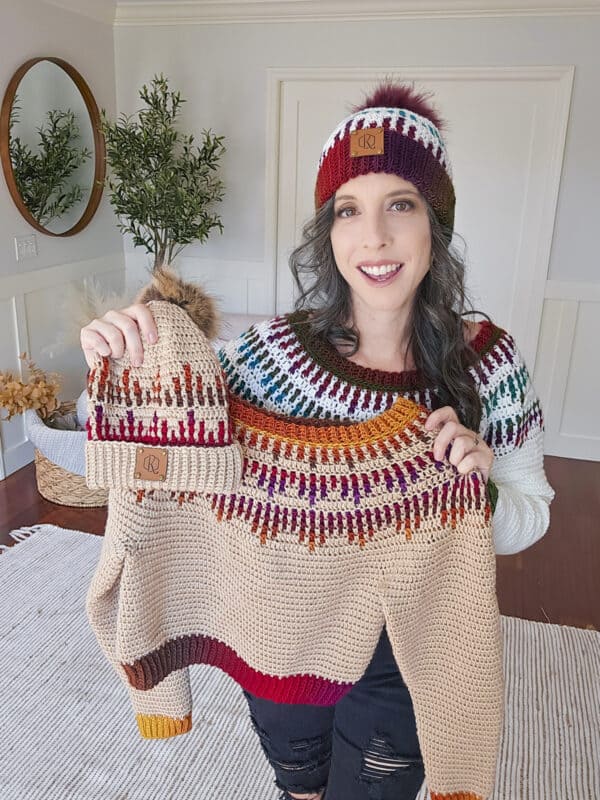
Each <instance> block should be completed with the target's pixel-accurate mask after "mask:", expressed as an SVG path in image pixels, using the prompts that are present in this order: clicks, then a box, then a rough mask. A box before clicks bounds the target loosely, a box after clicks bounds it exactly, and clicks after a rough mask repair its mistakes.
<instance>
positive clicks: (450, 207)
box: [315, 83, 455, 234]
mask: <svg viewBox="0 0 600 800" xmlns="http://www.w3.org/2000/svg"><path fill="white" fill-rule="evenodd" d="M443 127H444V122H443V121H442V119H441V118H440V117H439V115H438V114H437V112H436V111H435V110H434V109H433V108H432V107H431V105H430V104H429V103H428V101H427V99H426V96H424V95H421V94H417V93H415V92H414V91H413V90H412V89H411V88H409V87H407V86H402V85H396V84H392V83H384V84H382V85H381V86H379V87H378V88H377V89H376V90H375V91H374V92H373V94H371V95H370V96H369V97H367V98H366V100H365V103H364V104H363V105H361V106H358V107H356V108H355V109H354V111H353V113H352V114H350V116H348V117H346V118H345V119H343V120H342V121H341V122H340V123H339V125H338V126H337V127H336V128H335V130H334V131H333V132H332V134H331V135H330V137H329V138H328V139H327V142H326V143H325V146H324V148H323V151H322V153H321V158H320V159H319V169H318V173H317V183H316V187H315V208H316V209H319V208H320V207H321V206H322V205H323V204H324V203H326V202H327V200H329V198H330V197H332V196H333V195H334V194H335V192H336V191H337V190H338V189H339V187H340V186H341V185H342V184H344V183H346V181H349V180H350V179H351V178H356V177H357V176H358V175H366V174H367V173H369V172H387V173H390V174H393V175H398V176H399V177H401V178H404V180H407V181H409V182H410V183H412V184H413V185H414V186H416V187H417V189H418V190H419V191H420V192H421V194H422V195H423V197H425V199H426V200H427V201H428V202H429V204H430V205H431V207H432V208H433V210H434V212H435V214H436V216H437V218H438V219H439V221H440V222H441V223H442V225H443V226H444V227H446V228H447V229H449V233H450V234H451V232H452V229H453V227H454V206H455V195H454V186H453V185H452V172H451V167H450V162H449V160H448V155H447V152H446V145H445V143H444V140H443V139H442V135H441V130H442V129H443Z"/></svg>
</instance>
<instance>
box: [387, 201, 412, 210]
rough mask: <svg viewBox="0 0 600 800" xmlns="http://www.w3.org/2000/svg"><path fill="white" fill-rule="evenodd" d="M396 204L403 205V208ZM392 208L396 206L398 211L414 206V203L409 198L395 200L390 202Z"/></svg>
mask: <svg viewBox="0 0 600 800" xmlns="http://www.w3.org/2000/svg"><path fill="white" fill-rule="evenodd" d="M398 206H404V208H398ZM392 208H398V211H404V210H405V209H411V208H414V204H413V203H412V202H411V201H410V200H396V202H395V203H393V204H392Z"/></svg>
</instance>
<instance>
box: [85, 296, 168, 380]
mask: <svg viewBox="0 0 600 800" xmlns="http://www.w3.org/2000/svg"><path fill="white" fill-rule="evenodd" d="M142 337H143V339H144V341H146V342H148V343H153V342H156V340H157V339H158V331H157V330H156V323H155V322H154V317H153V316H152V312H151V311H150V309H149V308H148V306H147V305H146V304H145V303H134V304H133V305H131V306H127V308H123V309H121V310H120V311H116V310H113V311H107V312H106V314H104V316H102V317H100V319H93V320H92V321H91V322H90V323H88V324H87V325H86V326H85V327H84V328H82V329H81V335H80V341H81V347H82V349H83V354H84V356H85V360H86V361H87V365H88V367H90V369H91V368H92V367H93V366H94V354H95V353H97V354H98V355H100V356H111V357H112V358H122V357H123V355H124V354H125V353H126V352H127V353H129V357H130V358H131V363H132V364H133V366H134V367H139V366H141V365H142V362H143V360H144V346H143V344H142Z"/></svg>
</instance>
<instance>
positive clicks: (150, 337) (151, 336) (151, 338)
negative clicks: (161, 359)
mask: <svg viewBox="0 0 600 800" xmlns="http://www.w3.org/2000/svg"><path fill="white" fill-rule="evenodd" d="M155 341H156V334H155V333H149V334H148V342H149V343H150V344H154V342H155Z"/></svg>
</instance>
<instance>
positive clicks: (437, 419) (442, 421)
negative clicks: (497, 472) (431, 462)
mask: <svg viewBox="0 0 600 800" xmlns="http://www.w3.org/2000/svg"><path fill="white" fill-rule="evenodd" d="M435 428H441V430H440V432H439V433H438V435H437V436H436V438H435V441H434V443H433V456H434V458H435V460H436V461H441V460H442V458H443V457H444V453H445V452H446V448H447V447H448V445H449V444H450V443H451V442H452V449H451V450H450V456H449V458H448V460H449V461H450V463H451V464H454V466H455V467H456V468H457V470H458V471H459V472H460V473H462V474H463V475H465V474H466V473H467V472H470V471H471V470H473V469H479V470H481V474H482V475H483V479H484V481H485V483H486V484H487V481H488V478H489V476H490V469H491V468H492V462H493V461H494V453H493V451H492V449H491V448H490V447H488V446H487V444H486V443H485V442H484V441H483V440H482V439H481V437H480V436H479V434H478V433H474V432H473V431H470V430H469V429H468V428H465V426H464V425H461V424H460V422H459V421H458V417H457V416H456V411H455V410H454V409H453V408H452V407H451V406H443V408H437V409H436V410H435V411H433V412H432V413H431V414H430V415H429V416H428V417H427V420H426V422H425V430H428V431H431V430H434V429H435Z"/></svg>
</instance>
